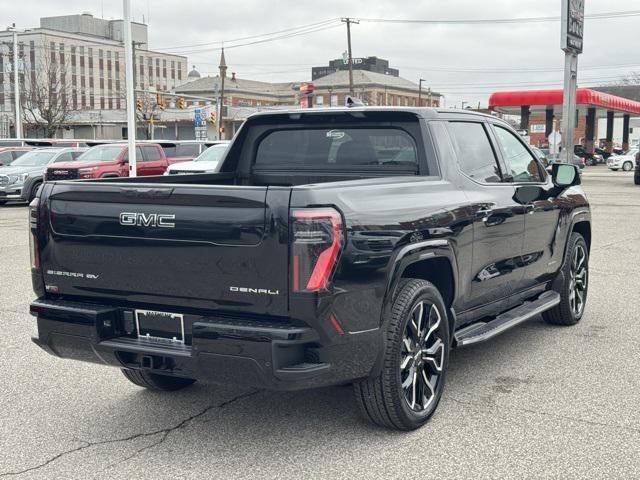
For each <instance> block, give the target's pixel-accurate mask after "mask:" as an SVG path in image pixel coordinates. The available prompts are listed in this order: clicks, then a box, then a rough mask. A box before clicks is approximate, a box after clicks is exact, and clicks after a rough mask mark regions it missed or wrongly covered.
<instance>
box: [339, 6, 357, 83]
mask: <svg viewBox="0 0 640 480" xmlns="http://www.w3.org/2000/svg"><path fill="white" fill-rule="evenodd" d="M340 20H341V21H342V22H343V23H346V24H347V52H348V55H349V95H351V96H353V55H352V54H351V24H352V23H355V24H358V23H360V22H359V21H357V20H353V19H352V18H349V17H346V18H342V19H340Z"/></svg>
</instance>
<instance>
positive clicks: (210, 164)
mask: <svg viewBox="0 0 640 480" xmlns="http://www.w3.org/2000/svg"><path fill="white" fill-rule="evenodd" d="M228 145H229V142H228V141H220V142H219V143H216V144H214V145H212V146H210V147H209V148H207V149H206V150H205V151H204V152H202V153H201V154H200V155H198V156H197V157H196V158H195V159H194V160H193V161H192V162H182V163H174V164H173V165H169V167H168V168H167V171H166V172H165V175H176V174H180V173H183V174H186V173H213V172H215V171H216V170H217V168H218V164H219V163H220V159H221V158H222V156H223V155H224V152H226V151H227V146H228Z"/></svg>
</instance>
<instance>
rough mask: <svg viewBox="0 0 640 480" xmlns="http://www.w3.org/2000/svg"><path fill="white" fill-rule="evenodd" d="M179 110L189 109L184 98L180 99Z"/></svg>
mask: <svg viewBox="0 0 640 480" xmlns="http://www.w3.org/2000/svg"><path fill="white" fill-rule="evenodd" d="M178 108H187V99H186V98H184V97H180V98H179V99H178Z"/></svg>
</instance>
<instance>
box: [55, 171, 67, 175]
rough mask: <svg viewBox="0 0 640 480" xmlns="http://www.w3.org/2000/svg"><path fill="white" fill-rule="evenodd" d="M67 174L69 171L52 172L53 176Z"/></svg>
mask: <svg viewBox="0 0 640 480" xmlns="http://www.w3.org/2000/svg"><path fill="white" fill-rule="evenodd" d="M68 173H69V170H54V171H53V174H54V175H67V174H68Z"/></svg>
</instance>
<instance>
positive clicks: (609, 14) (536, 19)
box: [357, 10, 640, 25]
mask: <svg viewBox="0 0 640 480" xmlns="http://www.w3.org/2000/svg"><path fill="white" fill-rule="evenodd" d="M638 16H640V10H627V11H622V12H602V13H592V14H588V15H585V16H584V18H585V19H588V20H603V19H610V18H625V17H638ZM560 19H561V17H556V16H553V17H520V18H486V19H440V20H435V19H424V20H422V19H401V18H362V17H357V20H360V21H361V22H372V23H403V24H428V25H487V24H491V25H494V24H505V23H507V24H509V23H541V22H551V21H560Z"/></svg>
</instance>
